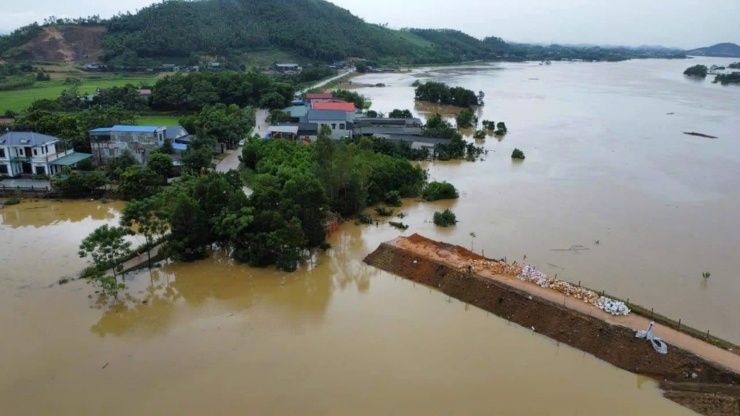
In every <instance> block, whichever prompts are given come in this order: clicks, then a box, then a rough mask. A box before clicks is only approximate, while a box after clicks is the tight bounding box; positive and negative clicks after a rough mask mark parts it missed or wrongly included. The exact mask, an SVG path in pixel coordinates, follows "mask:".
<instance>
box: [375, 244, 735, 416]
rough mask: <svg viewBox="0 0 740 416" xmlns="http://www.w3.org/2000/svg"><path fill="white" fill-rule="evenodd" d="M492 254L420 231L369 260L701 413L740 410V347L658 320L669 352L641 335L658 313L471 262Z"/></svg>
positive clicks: (724, 415)
mask: <svg viewBox="0 0 740 416" xmlns="http://www.w3.org/2000/svg"><path fill="white" fill-rule="evenodd" d="M476 260H488V261H492V259H486V258H484V257H482V256H479V255H477V254H475V253H473V252H471V251H470V250H467V249H465V248H463V247H460V246H454V245H450V244H445V243H442V242H437V241H433V240H430V239H427V238H425V237H422V236H420V235H418V234H414V235H412V236H410V237H403V238H398V239H396V240H393V241H390V242H386V243H383V244H381V245H380V246H379V247H378V248H377V249H376V250H375V251H374V252H372V253H370V254H369V255H368V256H367V257H366V258H365V260H364V261H365V263H367V264H369V265H372V266H375V267H377V268H379V269H381V270H385V271H387V272H390V273H393V274H396V275H398V276H401V277H404V278H406V279H409V280H412V281H415V282H419V283H422V284H424V285H427V286H430V287H433V288H435V289H437V290H439V291H441V292H443V293H445V294H447V295H449V296H451V297H454V298H456V299H458V300H460V301H462V302H465V303H468V304H470V305H474V306H476V307H478V308H480V309H483V310H486V311H489V312H491V313H493V314H496V315H498V316H499V317H501V318H504V319H506V320H508V321H510V322H514V323H516V324H519V325H521V326H523V327H525V328H529V329H532V328H533V329H532V330H534V331H536V332H538V333H540V334H542V335H545V336H548V337H550V338H552V339H554V340H556V341H558V342H562V343H564V344H567V345H570V346H572V347H574V348H577V349H579V350H581V351H584V352H587V353H589V354H592V355H594V356H595V357H597V358H600V359H602V360H604V361H606V362H608V363H610V364H612V365H614V366H616V367H619V368H621V369H624V370H627V371H630V372H633V373H636V374H642V375H646V376H649V377H651V378H653V379H655V380H657V381H658V382H659V383H660V386H661V388H662V389H663V390H664V395H665V397H667V398H669V399H671V400H673V401H675V402H677V403H679V404H681V405H683V406H686V407H688V408H690V409H692V410H694V411H696V412H698V413H701V414H704V415H711V416H715V415H717V416H740V355H738V351H729V350H727V349H723V348H720V347H717V346H714V345H711V344H709V343H707V342H705V341H704V340H701V339H697V338H695V337H692V336H690V335H687V334H686V333H684V332H681V331H677V330H675V329H672V328H669V327H666V326H663V325H660V324H658V325H657V326H656V335H657V336H659V337H661V338H662V339H663V340H664V341H665V342H666V343H667V344H668V354H666V355H661V354H658V353H657V352H656V351H655V350H653V348H652V346H651V345H650V343H649V342H647V341H646V340H644V339H638V338H636V337H635V332H636V331H637V330H639V329H646V328H647V326H648V324H649V322H650V319H648V318H647V317H643V316H639V315H637V314H634V313H632V314H630V315H628V316H611V315H609V314H607V313H605V312H604V311H602V310H599V309H597V308H596V307H594V306H592V305H590V304H586V303H584V302H583V301H579V300H577V299H574V298H570V297H566V296H564V295H563V294H561V293H559V292H555V291H553V290H550V289H545V288H542V287H539V286H537V285H535V284H532V283H529V282H524V281H521V280H519V279H518V278H517V277H516V276H513V275H502V274H493V273H490V272H487V271H486V270H471V269H469V268H468V267H467V266H466V265H467V264H470V263H471V261H476Z"/></svg>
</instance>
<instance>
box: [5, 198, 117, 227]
mask: <svg viewBox="0 0 740 416" xmlns="http://www.w3.org/2000/svg"><path fill="white" fill-rule="evenodd" d="M90 204H93V205H95V208H94V209H92V210H90V209H89V205H90ZM121 208H123V203H122V202H111V203H107V204H102V203H100V202H90V203H87V202H85V203H82V202H74V201H54V200H50V199H49V200H47V199H44V200H34V201H32V202H24V203H22V204H18V205H10V206H6V207H4V208H2V209H0V226H6V225H7V226H10V227H13V228H16V227H37V228H38V227H44V226H47V225H53V224H56V223H59V222H73V223H74V222H80V221H83V220H96V221H99V220H113V219H115V218H116V215H117V213H118V211H119V210H120V209H121Z"/></svg>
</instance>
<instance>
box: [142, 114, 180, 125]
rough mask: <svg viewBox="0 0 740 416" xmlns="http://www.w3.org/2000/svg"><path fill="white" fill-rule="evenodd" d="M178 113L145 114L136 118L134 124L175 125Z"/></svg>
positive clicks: (178, 117) (178, 118) (177, 122)
mask: <svg viewBox="0 0 740 416" xmlns="http://www.w3.org/2000/svg"><path fill="white" fill-rule="evenodd" d="M180 117H182V116H180V115H177V114H161V115H159V114H154V115H152V114H147V115H143V116H139V117H137V118H136V124H138V125H140V126H176V125H178V124H180V123H179V121H178V120H180Z"/></svg>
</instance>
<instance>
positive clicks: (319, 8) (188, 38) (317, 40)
mask: <svg viewBox="0 0 740 416" xmlns="http://www.w3.org/2000/svg"><path fill="white" fill-rule="evenodd" d="M77 21H80V19H76V20H73V21H67V20H63V21H59V20H57V21H54V23H55V24H54V25H51V26H49V25H36V24H34V25H30V26H27V27H25V28H22V29H19V30H18V31H16V32H14V33H12V34H10V35H7V36H0V56H3V57H5V58H6V59H14V58H15V59H16V60H21V59H26V60H27V59H32V60H33V59H35V60H39V59H41V57H37V56H36V55H38V51H39V50H40V49H43V48H44V47H46V48H47V49H55V46H56V44H54V43H53V42H52V43H49V42H48V41H47V40H48V39H56V42H57V43H58V42H59V37H60V36H56V35H55V36H49V34H48V32H49V31H50V30H51V29H53V28H54V27H55V26H58V25H65V26H67V27H69V26H75V23H76V22H77ZM95 23H97V24H99V25H102V26H97V28H98V30H96V31H93V30H89V36H90V37H95V36H97V37H98V39H97V44H98V45H100V46H99V48H100V50H99V51H92V50H89V49H90V48H89V47H88V48H87V49H86V50H85V55H87V56H96V57H97V56H99V57H100V60H101V61H102V62H105V63H108V64H111V65H116V66H135V67H150V66H152V65H155V64H157V63H164V62H167V63H178V64H191V65H195V64H197V63H198V61H199V60H200V58H204V57H205V58H208V59H212V60H219V61H226V62H229V63H245V62H246V63H247V65H249V64H250V63H249V61H250V57H254V56H257V55H265V56H279V57H285V56H292V57H295V58H297V60H299V61H303V62H317V61H318V62H330V61H335V60H340V59H344V58H347V57H350V56H356V57H361V58H365V59H368V60H372V61H377V62H380V63H407V64H414V63H447V62H457V61H461V60H471V59H486V58H491V57H493V49H492V48H490V47H488V46H487V45H486V44H484V43H483V42H482V41H481V40H478V39H475V38H473V37H471V36H468V35H466V34H464V33H462V32H460V31H456V30H421V29H409V30H402V31H399V30H392V29H388V28H385V27H382V26H379V25H374V24H369V23H366V22H364V21H363V20H362V19H360V18H358V17H356V16H354V15H352V14H351V13H350V12H349V11H347V10H345V9H342V8H340V7H337V6H335V5H334V4H332V3H329V2H327V1H324V0H269V1H268V0H197V1H184V0H168V1H164V2H162V3H157V4H153V5H151V6H149V7H145V8H144V9H142V10H140V11H139V12H138V13H136V14H119V15H118V16H115V17H113V18H111V19H108V20H97V21H95ZM101 29H102V30H101ZM45 42H46V43H45ZM31 43H33V47H30V46H29V44H31ZM74 44H76V43H74ZM74 44H71V49H72V50H74V49H75V48H74ZM86 44H87V45H95V44H96V41H95V40H90V39H88V40H87V42H86ZM504 45H505V44H504ZM51 52H53V51H46V53H45V54H44V55H43V56H53V54H51ZM74 55H75V54H70V53H67V54H66V55H65V56H67V57H70V56H74ZM67 60H68V61H69V60H70V59H67ZM71 60H73V61H76V62H77V61H78V60H77V59H75V58H71Z"/></svg>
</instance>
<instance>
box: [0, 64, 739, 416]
mask: <svg viewBox="0 0 740 416" xmlns="http://www.w3.org/2000/svg"><path fill="white" fill-rule="evenodd" d="M718 62H724V61H723V60H717V59H707V60H706V64H713V63H718ZM702 63H705V62H704V61H702ZM688 64H689V63H688V62H686V61H635V62H624V63H609V64H606V63H603V64H585V63H584V64H566V63H562V64H561V63H555V64H553V65H551V66H547V67H545V66H539V65H537V64H531V63H530V64H491V65H480V66H476V67H455V68H428V69H420V70H416V71H415V72H413V73H411V74H383V75H367V76H363V77H359V78H355V80H354V82H356V83H357V82H360V83H368V84H370V83H372V84H375V83H380V82H382V83H385V84H387V85H389V86H388V87H385V88H370V87H367V88H361V89H360V91H361V92H362V93H363V94H365V95H367V96H368V97H370V98H371V99H372V101H373V108H375V109H376V110H378V111H384V112H388V111H390V110H392V109H393V108H409V109H413V111H414V112H415V113H417V114H421V115H423V114H424V113H425V111H427V110H428V109H427V108H424V107H419V108H414V103H413V88H411V87H410V84H411V83H412V82H413V80H414V79H417V78H419V79H435V80H442V81H445V82H448V83H450V84H455V85H462V86H466V87H468V88H473V89H475V90H476V91H477V90H483V91H484V92H485V93H486V102H487V105H486V106H485V107H484V108H483V109H482V114H481V118H482V119H483V118H488V119H494V120H496V121H499V120H503V121H505V122H506V123H507V125H508V127H509V131H510V133H509V134H508V135H507V136H506V137H505V138H504V139H503V140H501V141H499V140H497V139H495V138H487V139H486V140H485V141H482V142H480V144H481V145H484V146H485V147H486V149H488V150H489V152H488V154H487V155H485V156H484V159H485V160H484V161H479V162H475V163H471V162H447V163H429V164H427V165H426V167H427V168H428V169H429V172H430V175H431V176H432V177H433V178H435V179H439V180H448V181H450V182H453V183H454V184H455V185H456V186H457V187H458V188H459V189H460V191H461V198H460V199H459V200H457V201H453V202H442V203H434V204H430V203H421V202H416V201H411V200H409V201H405V205H404V207H403V211H404V212H405V213H406V214H407V217H406V218H404V220H403V221H404V222H406V223H407V224H409V225H410V228H409V229H408V230H407V231H406V232H405V233H403V234H409V233H412V232H419V233H421V234H424V235H426V236H429V237H431V238H435V239H444V240H445V241H449V242H452V243H455V244H460V245H463V246H470V245H473V246H474V248H475V249H476V250H485V253H486V255H488V256H495V257H503V256H508V257H509V258H515V257H518V256H523V255H524V254H526V255H527V261H528V262H530V263H533V264H535V265H537V266H538V267H540V268H542V269H545V270H547V271H550V272H554V273H559V275H560V276H562V277H564V278H566V279H569V280H573V281H578V280H581V281H583V282H584V284H587V285H589V286H592V287H594V288H597V289H605V290H606V291H607V293H609V292H611V293H615V294H618V295H619V296H622V297H630V298H632V299H633V300H636V301H638V302H640V303H644V304H647V305H650V306H655V307H656V309H657V310H660V311H662V312H665V313H667V314H669V315H672V316H676V317H679V316H682V317H683V320H684V322H689V323H690V324H692V325H694V326H697V327H700V328H704V327H706V328H710V329H711V330H712V332H713V333H717V334H721V335H723V336H725V337H727V338H730V339H733V340H734V341H736V342H737V341H740V332H738V328H739V327H740V326H739V325H737V318H736V317H735V314H736V313H737V311H738V310H737V306H736V304H733V301H734V299H735V298H736V297H737V296H736V295H737V293H739V292H738V291H740V278H738V276H737V272H736V270H738V269H739V268H740V259H738V258H737V256H736V255H735V253H737V252H738V251H740V250H739V249H740V241H739V240H738V238H740V237H738V236H740V230H739V229H738V227H739V225H738V224H740V218H739V217H740V214H739V213H738V212H737V210H736V208H735V207H737V206H739V205H738V202H739V201H738V196H739V195H738V193H739V192H738V191H739V190H738V187H737V185H736V184H735V181H734V179H735V178H737V177H738V174H739V173H740V161H738V154H739V153H738V143H737V132H738V131H740V124H739V123H740V121H739V120H738V119H737V117H736V115H737V114H740V100H737V99H736V98H737V94H738V89H735V90H733V89H732V88H731V87H721V86H718V85H713V84H710V83H708V82H706V83H703V84H702V83H695V82H692V81H688V80H685V79H684V78H683V77H682V75H681V72H682V70H683V68H684V67H686V66H688ZM667 113H674V114H672V115H668V114H667ZM683 130H687V131H688V130H693V131H700V132H704V133H708V134H713V135H715V136H718V137H719V139H717V140H708V139H702V138H697V137H691V136H684V135H683V134H681V131H683ZM514 147H519V148H521V149H522V150H524V152H525V153H526V155H527V159H526V160H525V161H524V162H523V163H512V161H511V159H510V158H509V155H510V153H511V150H512V149H513V148H514ZM121 207H122V204H120V203H108V204H102V203H100V202H97V201H85V202H59V201H31V202H24V203H23V204H20V205H16V206H9V207H5V208H3V209H2V210H0V247H2V250H0V264H2V266H1V267H2V268H1V269H0V334H2V337H0V368H2V370H3V371H2V372H1V373H0V403H1V405H0V406H1V407H2V409H3V414H10V415H36V414H50V413H52V414H60V415H67V414H69V415H78V414H90V413H102V414H204V413H209V414H211V413H215V414H245V413H246V414H260V415H271V414H274V415H284V414H308V415H312V414H315V415H320V414H321V415H324V414H367V415H374V414H403V415H407V414H452V413H456V414H511V415H535V414H543V415H544V414H569V415H591V414H603V415H624V414H635V415H638V414H645V415H647V414H659V415H669V414H670V415H683V414H686V415H688V414H692V412H690V411H689V410H687V409H684V408H682V407H680V406H678V405H677V404H674V403H673V402H670V401H668V400H666V399H664V398H662V396H661V394H660V391H659V389H658V388H657V387H656V385H655V384H654V383H653V382H652V381H650V380H648V379H646V378H644V377H640V376H636V375H633V374H630V373H627V372H624V371H621V370H618V369H616V368H614V367H612V366H610V365H609V364H606V363H603V362H601V361H599V360H596V359H594V358H593V357H591V356H588V355H585V354H583V353H581V352H579V351H577V350H574V349H572V348H569V347H567V346H563V345H557V344H555V343H554V342H552V341H551V340H549V339H547V338H544V337H542V336H540V335H538V334H536V333H534V332H532V331H531V330H528V329H525V328H521V327H518V326H515V325H509V324H508V323H507V322H506V321H505V320H502V319H500V318H498V317H495V316H491V315H489V314H487V313H485V312H483V311H480V310H477V309H475V308H472V307H468V306H467V305H465V304H463V303H460V302H458V301H456V300H454V299H449V298H447V297H446V296H444V295H442V294H440V293H438V292H435V291H434V290H430V289H429V288H426V287H423V286H420V285H414V284H412V283H411V282H408V281H405V280H403V279H401V278H397V277H395V276H393V275H389V274H387V273H384V272H380V271H378V270H376V269H373V268H371V267H368V266H366V265H364V264H363V263H362V261H361V260H362V258H363V257H364V256H365V255H366V254H367V253H369V252H370V251H372V250H373V249H374V248H375V247H376V246H377V245H378V244H379V243H380V242H382V241H386V240H390V239H392V238H395V237H397V236H398V235H401V233H400V232H399V231H398V230H396V229H393V228H391V227H388V226H386V225H384V224H381V226H379V227H376V226H374V225H373V226H356V225H354V224H352V223H351V222H350V223H345V224H344V225H343V226H342V227H341V228H340V229H339V231H338V232H336V233H335V234H334V235H333V236H332V237H331V241H330V242H331V243H332V245H333V247H334V248H333V249H332V250H331V251H330V252H328V254H326V255H323V256H320V257H318V258H316V261H315V263H314V264H311V265H307V266H306V267H304V268H302V269H301V270H300V271H298V272H296V273H292V274H286V273H280V272H276V271H274V270H272V269H252V268H249V267H245V266H240V265H235V264H233V263H232V262H231V261H229V260H228V259H226V258H224V257H223V256H222V255H219V254H215V255H214V256H213V257H212V258H211V259H209V260H205V261H201V262H196V263H190V264H165V265H163V266H162V267H161V268H158V269H156V270H154V271H152V272H151V273H150V272H148V271H144V272H141V273H139V274H137V275H133V276H129V277H128V278H127V279H128V280H127V284H128V285H129V289H128V290H127V296H126V299H124V300H123V301H122V302H120V303H119V304H118V305H116V306H109V305H101V304H99V303H98V302H97V298H96V296H94V288H92V287H91V286H89V285H87V284H86V283H85V282H83V281H73V282H71V283H68V284H65V285H59V284H57V283H56V282H57V281H58V279H59V278H60V277H63V276H66V275H74V274H75V273H76V272H78V271H79V270H81V269H82V268H83V267H85V265H86V262H85V260H83V259H79V258H78V257H77V245H78V244H79V241H80V240H81V239H82V238H83V237H84V236H85V235H86V234H87V233H89V232H90V231H91V230H92V229H94V228H95V227H97V226H99V225H102V224H104V223H110V224H113V223H115V222H116V221H117V218H118V211H119V210H120V208H121ZM444 207H451V208H452V209H453V210H454V211H455V212H456V213H457V215H458V218H459V219H460V221H461V222H460V223H459V224H458V225H457V226H456V227H454V228H449V229H437V228H435V227H434V226H433V225H432V224H431V216H432V213H433V212H434V211H435V210H439V209H441V208H444ZM471 232H475V234H476V237H475V238H472V237H471V236H470V233H471ZM596 240H599V244H596V243H595V241H596ZM572 245H583V246H584V247H587V248H589V250H583V251H553V249H567V248H569V247H571V246H572ZM704 270H709V271H711V273H712V275H711V277H710V279H708V281H703V279H702V278H701V272H702V271H704Z"/></svg>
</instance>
